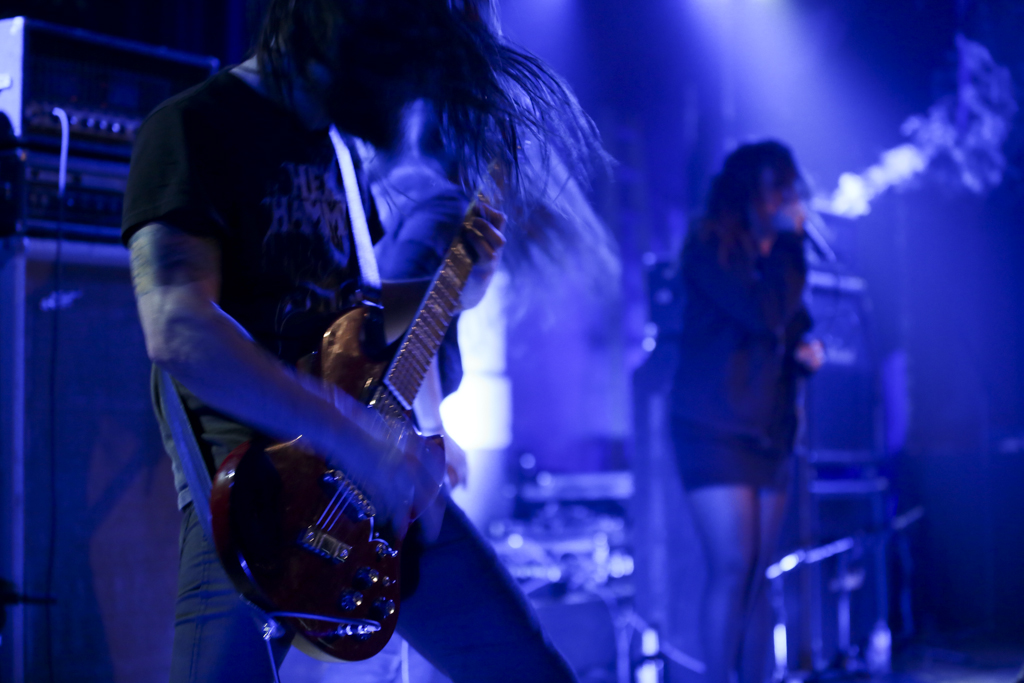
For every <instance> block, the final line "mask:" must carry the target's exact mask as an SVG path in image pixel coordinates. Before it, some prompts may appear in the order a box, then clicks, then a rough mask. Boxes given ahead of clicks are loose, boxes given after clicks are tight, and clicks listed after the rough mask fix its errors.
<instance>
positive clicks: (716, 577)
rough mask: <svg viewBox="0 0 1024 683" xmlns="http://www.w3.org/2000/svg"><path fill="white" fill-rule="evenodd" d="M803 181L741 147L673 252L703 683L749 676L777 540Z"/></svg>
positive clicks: (677, 425)
mask: <svg viewBox="0 0 1024 683" xmlns="http://www.w3.org/2000/svg"><path fill="white" fill-rule="evenodd" d="M802 187H803V181H802V179H801V176H800V172H799V171H798V169H797V166H796V163H795V161H794V159H793V155H792V153H791V152H790V151H789V149H787V148H786V147H785V146H784V145H782V144H780V143H778V142H761V143H757V144H748V145H743V146H741V147H739V148H738V149H736V150H735V151H734V152H733V153H732V154H730V155H729V156H728V158H727V159H726V160H725V164H724V166H723V168H722V170H721V172H720V173H719V174H718V176H717V177H716V178H715V179H714V182H713V184H712V187H711V191H710V194H709V196H708V200H707V207H706V211H705V215H704V217H703V219H702V220H701V221H700V222H699V223H698V224H697V225H696V228H695V229H694V230H693V231H692V232H691V234H690V235H689V237H688V239H687V242H686V245H685V247H684V249H683V259H682V262H683V274H684V279H685V289H686V308H685V313H684V325H683V332H682V335H681V340H680V345H681V351H680V367H679V370H678V372H677V375H676V377H675V381H674V385H673V408H672V413H673V415H672V432H673V439H674V442H675V448H676V454H677V460H678V464H679V468H680V472H681V474H682V478H683V485H684V487H685V489H686V497H687V500H688V503H689V506H690V510H691V513H692V516H693V520H694V523H695V525H696V528H697V532H698V535H699V537H700V539H701V542H702V545H703V547H704V553H705V557H706V561H707V571H708V574H707V576H708V578H707V583H706V585H705V588H704V595H703V600H702V606H701V620H702V624H703V636H704V641H705V643H704V646H705V658H706V659H707V665H708V682H709V683H730V681H731V680H732V677H733V675H734V673H735V674H738V675H739V681H740V683H763V681H764V680H765V675H764V674H765V662H766V660H767V654H768V652H767V645H768V642H769V640H768V635H769V632H770V627H769V626H768V624H767V623H764V622H763V621H762V620H761V619H760V618H759V617H760V615H761V614H763V615H764V618H765V619H767V618H768V617H769V615H770V613H769V612H768V609H767V600H766V596H765V592H764V590H763V589H764V570H765V567H766V566H767V564H768V562H769V560H770V557H771V555H772V553H773V552H774V548H775V544H776V542H777V538H778V534H779V528H780V525H781V521H782V516H783V511H784V509H785V503H786V487H787V481H788V476H787V475H788V472H789V469H790V463H791V460H792V458H791V453H792V450H793V442H794V439H795V435H796V427H797V410H796V397H797V389H798V380H799V378H800V377H801V376H803V375H805V374H808V373H810V372H813V371H814V370H817V368H818V367H819V366H820V365H821V363H822V361H823V356H824V354H823V351H822V347H821V344H820V343H819V342H806V341H804V335H805V334H807V332H808V331H809V330H810V328H811V319H810V316H809V314H808V312H807V309H806V308H805V306H804V303H803V290H804V283H805V279H806V272H807V266H806V263H805V261H804V248H803V238H804V232H803V224H804V217H805V207H804V204H803V202H802V201H801V189H802Z"/></svg>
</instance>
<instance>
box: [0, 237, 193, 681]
mask: <svg viewBox="0 0 1024 683" xmlns="http://www.w3.org/2000/svg"><path fill="white" fill-rule="evenodd" d="M58 259H59V264H58ZM0 296H2V301H0V477H2V479H0V486H2V491H3V493H2V494H0V514H2V526H0V533H2V544H0V552H2V555H0V561H2V563H0V577H3V578H6V579H9V580H12V581H13V582H14V584H15V585H16V587H17V589H18V590H20V591H22V592H24V593H27V594H30V595H36V596H45V595H50V596H52V597H53V599H54V603H53V604H52V605H50V606H49V607H47V606H41V605H24V606H21V605H19V606H14V607H8V609H7V612H8V620H7V624H6V627H5V628H4V631H3V641H2V644H0V667H2V668H0V679H2V680H5V681H15V682H17V683H21V682H22V681H45V680H56V681H67V680H74V681H97V682H99V681H116V682H122V681H123V682H131V683H136V682H139V683H142V682H144V681H145V682H149V681H153V682H154V683H155V682H156V681H165V680H166V679H167V676H168V673H169V669H170V646H171V638H172V631H173V607H174V596H175V593H176V573H177V562H178V550H177V548H178V546H177V536H178V529H179V515H178V512H177V509H176V504H175V494H174V485H173V481H172V477H171V470H170V462H169V460H168V458H167V456H166V455H165V454H164V452H163V448H162V445H161V441H160V435H159V430H158V428H157V426H156V422H155V419H154V417H153V412H152V406H151V403H150V397H149V375H150V364H149V361H148V359H147V358H146V352H145V346H144V344H143V338H142V332H141V329H140V326H139V323H138V318H137V314H136V310H135V303H134V299H133V296H132V289H131V282H130V278H129V273H128V255H127V252H126V250H125V249H123V248H122V247H120V246H115V245H102V244H86V243H77V242H64V243H63V244H62V245H60V247H59V248H58V245H57V243H56V242H54V241H51V240H38V239H29V238H24V237H10V238H7V239H5V240H3V241H2V242H0Z"/></svg>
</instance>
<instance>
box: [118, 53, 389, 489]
mask: <svg viewBox="0 0 1024 683" xmlns="http://www.w3.org/2000/svg"><path fill="white" fill-rule="evenodd" d="M353 158H354V159H355V160H356V161H357V163H358V158H359V157H358V155H357V154H353ZM360 173H361V169H360ZM361 190H362V193H363V197H364V204H365V205H366V206H367V208H368V210H367V216H368V218H369V219H370V230H371V235H372V237H373V239H374V241H376V240H378V239H380V237H381V236H382V231H381V228H380V223H379V221H378V220H377V219H376V215H377V214H376V211H375V210H374V207H373V202H372V199H371V197H370V194H369V191H368V189H367V188H366V183H365V182H364V183H362V188H361ZM154 221H165V222H167V223H169V224H171V225H174V226H175V227H177V228H179V229H181V230H183V231H185V232H188V233H190V234H193V235H197V236H201V237H208V238H211V239H214V240H216V241H217V243H218V244H219V246H220V251H221V296H220V301H219V304H220V306H221V308H222V309H223V310H224V311H225V312H226V313H227V314H228V315H230V316H231V317H232V318H234V319H235V320H237V321H238V322H239V323H240V324H241V325H242V326H243V327H244V328H245V329H246V330H248V331H249V333H250V334H251V335H252V336H253V338H254V339H255V340H256V341H257V342H258V343H259V344H261V345H262V346H264V347H265V348H267V349H268V350H269V351H270V352H271V353H273V354H275V355H276V356H278V357H279V358H281V360H283V361H284V362H286V363H289V364H294V363H295V362H296V361H297V360H298V359H299V358H301V357H302V356H304V355H306V354H309V353H310V352H312V351H314V350H316V349H317V348H318V345H319V342H320V339H321V338H322V336H323V333H324V331H325V330H326V329H327V327H328V326H329V325H330V324H331V323H332V322H333V321H334V320H336V319H337V318H338V316H339V315H341V314H342V313H343V312H344V311H345V310H346V309H348V308H350V307H351V305H352V302H351V300H350V299H351V296H352V294H353V293H354V292H355V290H356V288H357V283H358V266H357V261H356V256H355V248H354V245H353V243H352V239H351V228H350V225H349V221H348V211H347V207H346V203H345V194H344V189H343V186H342V181H341V173H340V171H339V169H338V163H337V160H336V158H335V155H334V149H333V147H332V145H331V141H330V138H329V136H328V134H327V130H326V129H325V130H321V131H310V130H308V129H306V128H304V127H303V125H302V124H301V122H300V121H299V120H298V118H297V117H295V115H294V114H292V113H291V112H289V111H288V110H286V109H284V108H282V107H280V106H278V105H277V104H275V103H274V102H272V101H271V100H269V99H267V98H265V97H264V96H262V95H260V94H259V93H257V92H256V91H255V90H253V89H252V88H251V87H250V86H248V85H247V84H246V83H244V82H243V81H242V80H241V79H239V78H238V77H236V76H233V75H231V74H230V73H229V72H227V71H223V72H221V73H219V74H217V75H215V76H213V77H212V78H211V79H209V80H208V81H206V82H205V83H203V84H201V85H199V86H197V87H195V88H193V89H191V90H188V91H186V92H184V93H182V94H180V95H178V96H176V97H174V98H172V99H170V100H168V101H167V102H165V103H164V104H162V105H160V107H158V108H157V109H156V110H155V111H154V112H153V113H152V114H150V116H149V118H148V119H147V120H146V121H145V123H143V125H142V127H141V128H140V130H139V134H138V137H137V139H136V143H135V148H134V152H133V154H132V163H131V170H130V172H129V176H128V187H127V190H126V193H125V204H124V216H123V220H122V239H123V240H124V242H125V243H126V244H127V243H128V241H129V240H130V239H131V237H132V236H133V235H134V234H135V233H136V232H137V231H138V230H139V229H140V228H141V227H143V226H144V225H146V224H148V223H152V222H154ZM180 393H181V394H182V397H183V399H184V400H185V404H186V407H187V408H188V410H189V413H190V418H192V420H193V425H194V426H195V427H197V430H196V431H197V433H198V435H199V437H200V446H201V447H202V448H203V449H204V451H205V453H204V454H205V455H206V456H207V458H208V460H209V461H210V462H209V464H210V465H211V466H213V467H215V466H218V465H219V464H220V462H221V461H222V460H223V458H224V457H225V456H226V455H227V454H228V453H229V452H230V451H231V449H233V448H234V447H235V446H237V445H239V444H240V443H242V442H243V441H245V440H247V439H248V438H251V436H252V433H251V431H250V430H248V429H247V428H245V427H244V426H242V425H239V424H237V423H236V422H234V421H233V420H231V419H230V418H227V417H226V416H224V415H222V414H219V413H217V412H216V411H214V410H212V409H210V408H208V407H207V406H204V405H202V404H201V403H200V402H199V401H198V400H197V399H196V398H195V396H192V395H191V394H190V393H189V392H187V391H185V390H181V392H180ZM156 407H157V415H158V417H159V418H160V423H161V429H162V430H163V432H164V442H165V444H166V445H167V446H168V451H169V452H172V453H173V452H174V451H173V447H172V446H173V444H172V442H171V440H170V438H169V436H168V431H167V428H166V422H165V420H164V418H163V410H162V407H161V406H160V404H159V401H158V400H157V403H156ZM179 470H180V468H179V467H178V463H177V462H175V478H176V482H177V484H178V489H179V506H181V505H184V504H185V503H186V502H187V501H188V500H189V496H188V493H187V491H185V486H184V480H183V477H182V476H181V474H180V471H179Z"/></svg>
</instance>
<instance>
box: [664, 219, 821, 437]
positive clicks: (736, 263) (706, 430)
mask: <svg viewBox="0 0 1024 683" xmlns="http://www.w3.org/2000/svg"><path fill="white" fill-rule="evenodd" d="M682 261H683V262H682V270H683V277H684V281H685V292H686V305H685V309H684V313H683V329H682V334H681V338H680V347H681V348H680V355H679V358H680V361H679V369H678V371H677V374H676V377H675V381H674V385H673V394H672V412H673V419H674V420H675V421H677V422H683V423H685V424H686V425H688V426H689V427H691V428H692V430H696V431H697V432H699V433H701V434H704V435H710V436H711V437H713V438H714V437H720V438H721V439H724V440H731V439H735V437H740V438H741V439H742V441H743V442H746V443H748V444H749V445H750V446H751V447H753V448H756V449H757V450H759V451H763V452H774V453H777V454H779V455H784V454H786V453H789V452H790V451H791V450H792V448H793V440H794V438H795V434H796V425H797V419H796V392H797V380H798V377H799V376H800V374H801V373H802V371H801V369H800V366H799V365H798V363H797V362H796V361H795V360H794V351H795V349H796V347H797V345H798V344H799V343H800V341H801V339H802V337H803V335H804V334H806V333H807V332H808V330H810V328H811V318H810V315H809V314H808V312H807V308H806V307H805V305H804V301H803V290H804V284H805V281H806V277H807V264H806V261H805V259H804V249H803V238H802V237H801V236H798V235H796V234H795V233H781V234H780V235H779V236H778V238H777V239H776V241H775V244H774V246H773V248H772V250H771V252H770V253H769V255H768V256H766V257H760V256H756V257H752V256H750V255H748V254H746V253H745V252H743V251H742V250H734V253H732V254H730V255H729V256H728V258H726V259H725V261H724V262H723V259H722V255H721V254H720V250H719V244H718V241H717V239H716V238H715V237H713V236H712V237H709V238H707V239H704V238H703V237H702V236H701V235H700V234H699V233H695V234H692V235H691V236H690V238H689V239H688V241H687V244H686V246H685V248H684V250H683V259H682ZM692 430H691V431H692Z"/></svg>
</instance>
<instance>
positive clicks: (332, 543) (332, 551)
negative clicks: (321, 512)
mask: <svg viewBox="0 0 1024 683" xmlns="http://www.w3.org/2000/svg"><path fill="white" fill-rule="evenodd" d="M299 545H301V546H302V547H303V548H305V549H306V550H308V551H310V552H311V553H313V554H315V555H319V556H320V557H322V558H324V559H325V560H330V561H331V562H334V563H335V564H340V563H342V562H344V561H345V560H347V559H348V555H349V552H350V551H351V550H352V546H350V545H348V544H347V543H342V542H341V541H339V540H338V539H336V538H335V537H334V536H331V535H330V534H329V533H327V532H326V531H324V530H323V529H320V528H317V527H316V526H310V527H308V528H307V529H306V531H305V532H303V534H302V536H301V537H300V538H299Z"/></svg>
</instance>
